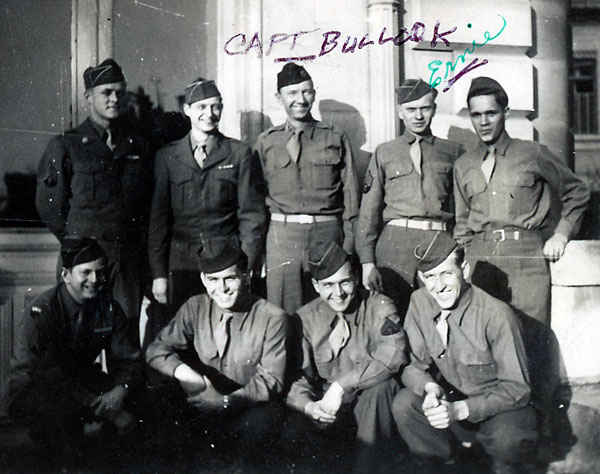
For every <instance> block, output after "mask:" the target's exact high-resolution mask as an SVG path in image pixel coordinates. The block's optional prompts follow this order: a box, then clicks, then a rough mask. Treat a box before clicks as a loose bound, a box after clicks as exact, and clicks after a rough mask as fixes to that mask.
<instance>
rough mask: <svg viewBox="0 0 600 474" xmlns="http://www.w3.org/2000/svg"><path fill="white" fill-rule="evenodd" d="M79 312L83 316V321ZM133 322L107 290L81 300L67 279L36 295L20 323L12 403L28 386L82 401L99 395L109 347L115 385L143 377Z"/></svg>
mask: <svg viewBox="0 0 600 474" xmlns="http://www.w3.org/2000/svg"><path fill="white" fill-rule="evenodd" d="M80 311H81V312H83V319H82V321H81V322H80V323H79V324H78V321H77V320H78V317H79V316H80ZM129 333H130V331H129V322H128V320H127V319H126V317H125V315H124V314H123V311H122V310H121V308H120V306H119V304H118V303H117V302H116V301H114V300H113V299H112V298H110V297H109V296H108V295H106V294H101V295H100V296H98V297H97V298H94V299H93V300H91V301H88V302H86V303H84V305H83V306H81V305H79V304H77V303H76V302H75V300H74V299H73V298H72V297H71V295H70V294H69V292H68V290H67V288H66V286H65V284H64V283H60V284H59V285H57V286H55V287H54V288H51V289H49V290H47V291H46V292H44V293H42V294H41V295H40V296H39V297H38V298H36V299H35V300H34V301H33V303H32V305H31V307H30V308H29V311H27V312H26V314H25V315H24V318H23V321H22V324H21V325H19V326H18V328H17V337H16V343H15V351H14V354H15V355H14V357H13V358H12V359H11V375H10V379H9V383H8V402H9V403H10V401H11V400H14V399H15V398H16V397H18V396H19V394H20V393H21V392H22V391H23V390H37V391H46V392H49V393H54V394H56V396H61V394H65V393H70V394H72V395H73V396H74V397H75V399H77V400H79V401H80V402H82V403H86V402H87V403H89V402H90V401H91V398H93V396H95V395H97V394H93V393H92V392H90V391H89V387H91V386H94V385H96V384H95V383H94V380H93V379H94V378H96V377H97V376H98V369H97V367H95V366H94V361H95V359H96V357H97V356H98V355H99V354H100V352H101V351H102V349H105V351H106V356H107V364H108V373H109V376H110V377H111V378H112V380H113V381H114V384H115V385H118V384H128V385H130V386H131V387H134V386H136V385H139V384H140V383H141V382H142V376H143V375H142V360H141V354H140V351H139V349H138V348H137V347H136V346H135V345H134V344H133V343H132V341H131V340H130V338H129Z"/></svg>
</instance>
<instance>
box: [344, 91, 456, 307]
mask: <svg viewBox="0 0 600 474" xmlns="http://www.w3.org/2000/svg"><path fill="white" fill-rule="evenodd" d="M436 96H437V91H436V90H435V89H432V88H430V87H429V85H427V83H426V82H424V81H422V80H420V79H419V80H414V79H408V80H406V81H405V82H404V83H403V84H402V87H400V89H399V90H398V103H399V105H398V115H399V117H400V118H401V119H402V121H403V122H404V127H405V131H404V133H403V134H402V135H401V136H399V137H398V138H396V139H395V140H392V141H390V142H387V143H384V144H382V145H380V146H378V147H377V149H376V150H375V153H374V155H373V157H372V158H371V162H370V164H369V168H368V170H367V175H366V177H365V182H364V185H363V197H362V203H361V208H360V218H359V226H358V228H359V230H358V236H357V243H356V249H357V253H358V256H359V258H360V261H361V263H362V267H363V285H364V286H365V288H368V289H369V290H374V291H384V292H385V293H386V294H387V295H389V296H391V297H392V298H393V299H394V302H395V303H396V306H397V307H398V310H400V312H401V314H404V313H405V312H406V308H407V305H408V299H409V295H410V292H411V291H412V288H413V287H414V286H415V285H416V280H415V276H416V274H415V260H414V257H413V254H412V249H413V248H414V247H415V246H416V245H417V244H418V243H419V242H421V240H423V238H425V237H426V236H428V235H432V234H433V233H434V232H435V231H440V230H442V231H450V230H451V227H452V224H453V217H454V203H453V195H452V168H453V166H454V161H455V160H456V159H457V158H458V156H459V155H460V154H461V153H462V152H463V151H464V150H463V148H462V146H461V145H460V144H458V143H454V142H451V141H448V140H444V139H442V138H438V137H435V136H433V135H432V134H431V128H430V126H431V121H432V120H433V117H434V116H435V111H436V104H435V98H436Z"/></svg>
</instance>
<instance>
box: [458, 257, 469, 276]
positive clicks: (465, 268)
mask: <svg viewBox="0 0 600 474" xmlns="http://www.w3.org/2000/svg"><path fill="white" fill-rule="evenodd" d="M460 268H461V269H462V273H463V279H464V280H469V278H470V277H471V264H470V263H469V262H468V261H467V260H466V259H465V260H463V263H462V264H461V265H460Z"/></svg>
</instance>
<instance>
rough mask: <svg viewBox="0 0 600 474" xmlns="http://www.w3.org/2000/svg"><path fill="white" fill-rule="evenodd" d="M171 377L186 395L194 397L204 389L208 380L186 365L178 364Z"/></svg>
mask: <svg viewBox="0 0 600 474" xmlns="http://www.w3.org/2000/svg"><path fill="white" fill-rule="evenodd" d="M173 376H174V377H175V378H176V379H177V380H178V381H179V384H180V385H181V388H182V389H183V391H184V392H185V393H186V394H187V395H196V394H198V393H200V392H203V391H204V390H205V389H206V386H207V381H208V379H207V378H206V377H204V376H202V375H200V374H199V373H198V372H196V371H195V370H194V369H192V368H191V367H190V366H189V365H187V364H179V365H178V366H177V368H176V369H175V372H174V373H173Z"/></svg>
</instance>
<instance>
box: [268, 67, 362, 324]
mask: <svg viewBox="0 0 600 474" xmlns="http://www.w3.org/2000/svg"><path fill="white" fill-rule="evenodd" d="M276 97H277V99H278V100H279V102H280V103H281V106H282V107H283V108H284V110H285V113H286V114H287V121H286V122H285V123H284V124H281V125H278V126H276V127H273V128H271V129H269V130H267V131H266V132H264V133H262V134H261V135H260V136H259V137H258V140H257V143H256V150H257V152H258V155H259V157H260V161H261V164H262V167H263V172H264V175H265V180H266V183H267V198H266V203H267V207H268V208H269V211H270V213H271V223H270V225H269V231H268V233H267V245H266V270H267V297H268V299H269V300H270V301H271V302H273V303H275V304H276V305H278V306H281V307H283V308H284V309H285V310H286V312H288V313H290V314H292V313H294V312H295V311H296V310H297V309H298V308H299V307H300V306H301V305H302V304H304V303H306V302H307V301H309V300H310V299H312V297H313V296H314V295H315V293H314V290H313V289H312V287H311V283H310V273H309V272H308V270H307V269H306V268H305V265H304V264H303V262H305V257H306V252H307V242H308V238H309V235H311V234H313V235H312V236H311V238H313V239H316V240H322V241H337V242H339V243H340V244H341V243H343V246H344V249H345V250H346V252H349V253H350V252H352V251H353V248H354V231H353V226H354V223H355V221H356V219H357V216H358V205H359V203H358V199H359V196H358V181H357V177H356V172H355V169H354V163H353V160H352V152H351V150H350V143H349V141H348V139H347V138H346V135H345V134H344V133H343V132H342V131H340V130H338V129H336V128H335V127H333V126H331V125H326V124H324V123H322V122H318V121H317V120H315V119H314V118H313V117H312V115H311V113H310V110H311V108H312V106H313V103H314V101H315V89H314V87H313V81H312V79H311V77H310V75H309V74H308V72H306V70H305V69H304V68H303V67H302V66H298V65H297V64H294V63H287V64H286V65H285V66H284V67H283V69H282V70H281V71H280V72H279V74H278V75H277V94H276ZM342 221H343V225H342Z"/></svg>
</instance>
